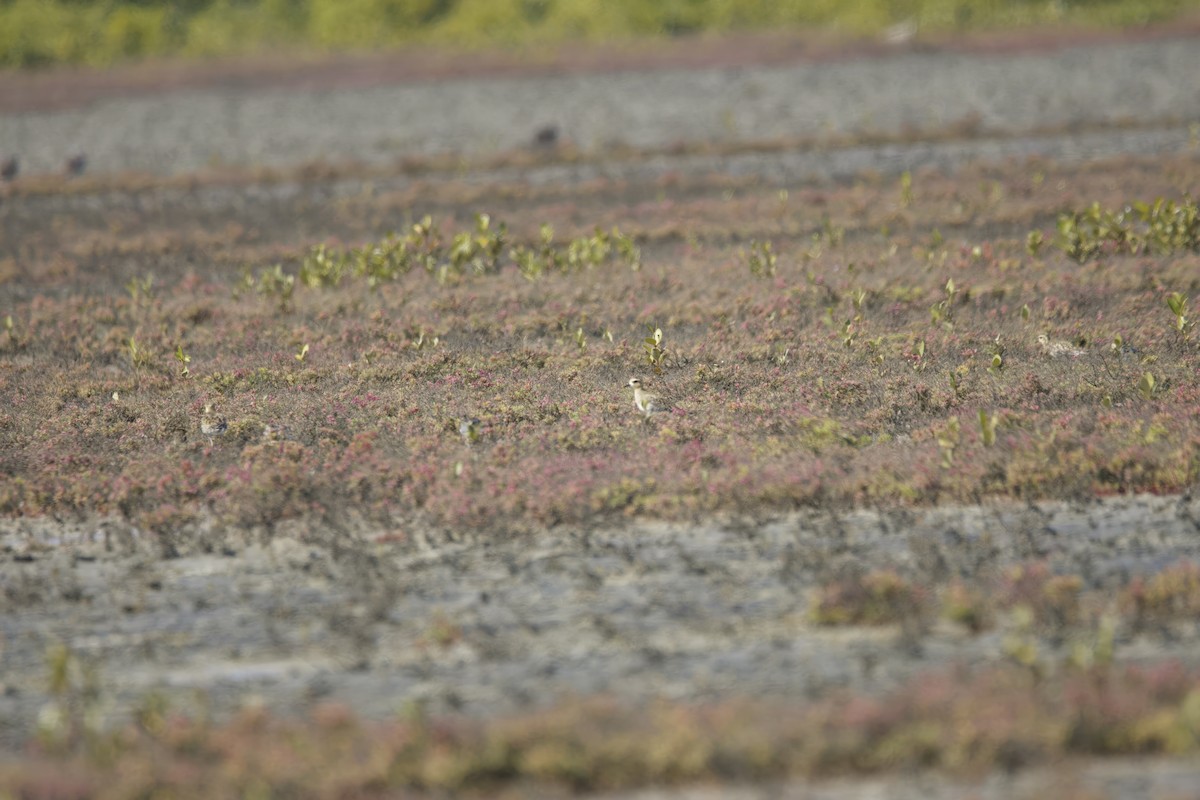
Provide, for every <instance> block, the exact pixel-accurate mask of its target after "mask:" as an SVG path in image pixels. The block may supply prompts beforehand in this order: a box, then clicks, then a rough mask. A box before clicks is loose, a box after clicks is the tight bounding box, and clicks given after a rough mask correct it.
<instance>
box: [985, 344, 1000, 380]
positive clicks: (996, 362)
mask: <svg viewBox="0 0 1200 800" xmlns="http://www.w3.org/2000/svg"><path fill="white" fill-rule="evenodd" d="M991 351H992V358H991V362H990V363H989V364H988V368H987V370H988V373H989V374H991V375H993V376H998V375H999V374H1000V371H1001V370H1002V369H1004V345H1003V344H1001V343H1000V337H999V336H996V339H995V341H993V342H992V345H991Z"/></svg>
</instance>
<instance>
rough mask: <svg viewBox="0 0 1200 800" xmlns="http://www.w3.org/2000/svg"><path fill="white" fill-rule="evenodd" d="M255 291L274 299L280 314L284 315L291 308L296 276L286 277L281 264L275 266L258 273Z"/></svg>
mask: <svg viewBox="0 0 1200 800" xmlns="http://www.w3.org/2000/svg"><path fill="white" fill-rule="evenodd" d="M257 289H258V293H259V294H261V295H263V296H264V297H274V298H275V300H276V302H277V303H278V304H279V311H280V313H286V312H287V310H288V309H289V308H290V307H291V303H292V293H293V292H294V291H295V289H296V276H295V275H288V274H287V273H285V272H284V271H283V265H282V264H276V265H275V266H273V267H271V268H270V269H264V270H263V271H262V272H260V273H259V275H258V286H257Z"/></svg>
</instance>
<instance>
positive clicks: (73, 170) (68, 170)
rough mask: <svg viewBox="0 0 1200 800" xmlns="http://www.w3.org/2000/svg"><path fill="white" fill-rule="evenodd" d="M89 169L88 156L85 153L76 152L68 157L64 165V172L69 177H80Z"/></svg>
mask: <svg viewBox="0 0 1200 800" xmlns="http://www.w3.org/2000/svg"><path fill="white" fill-rule="evenodd" d="M86 171H87V156H86V155H84V154H83V153H76V154H75V155H73V156H71V157H70V158H68V159H67V163H66V164H64V165H63V174H65V175H66V176H67V177H68V178H78V177H79V176H80V175H82V174H83V173H84V172H86Z"/></svg>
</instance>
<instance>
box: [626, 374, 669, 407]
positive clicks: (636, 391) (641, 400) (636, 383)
mask: <svg viewBox="0 0 1200 800" xmlns="http://www.w3.org/2000/svg"><path fill="white" fill-rule="evenodd" d="M628 385H629V386H631V387H633V406H634V408H636V409H637V410H638V411H640V412H642V413H643V414H645V415H646V416H647V417H649V416H650V415H651V414H658V413H660V412H663V411H670V410H671V403H670V402H668V401H667V400H666V399H665V398H662V397H659V396H658V395H656V394H652V393H650V392H647V391H646V390H645V389H643V388H642V379H641V378H630V379H629V384H628Z"/></svg>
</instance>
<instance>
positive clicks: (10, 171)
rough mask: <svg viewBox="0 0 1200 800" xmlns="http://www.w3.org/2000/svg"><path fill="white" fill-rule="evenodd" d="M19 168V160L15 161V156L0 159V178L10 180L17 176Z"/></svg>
mask: <svg viewBox="0 0 1200 800" xmlns="http://www.w3.org/2000/svg"><path fill="white" fill-rule="evenodd" d="M20 170H21V165H20V162H18V161H17V157H16V156H9V157H8V158H6V159H4V160H3V161H0V179H3V180H5V181H11V180H13V179H14V178H16V177H17V173H18V172H20Z"/></svg>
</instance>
